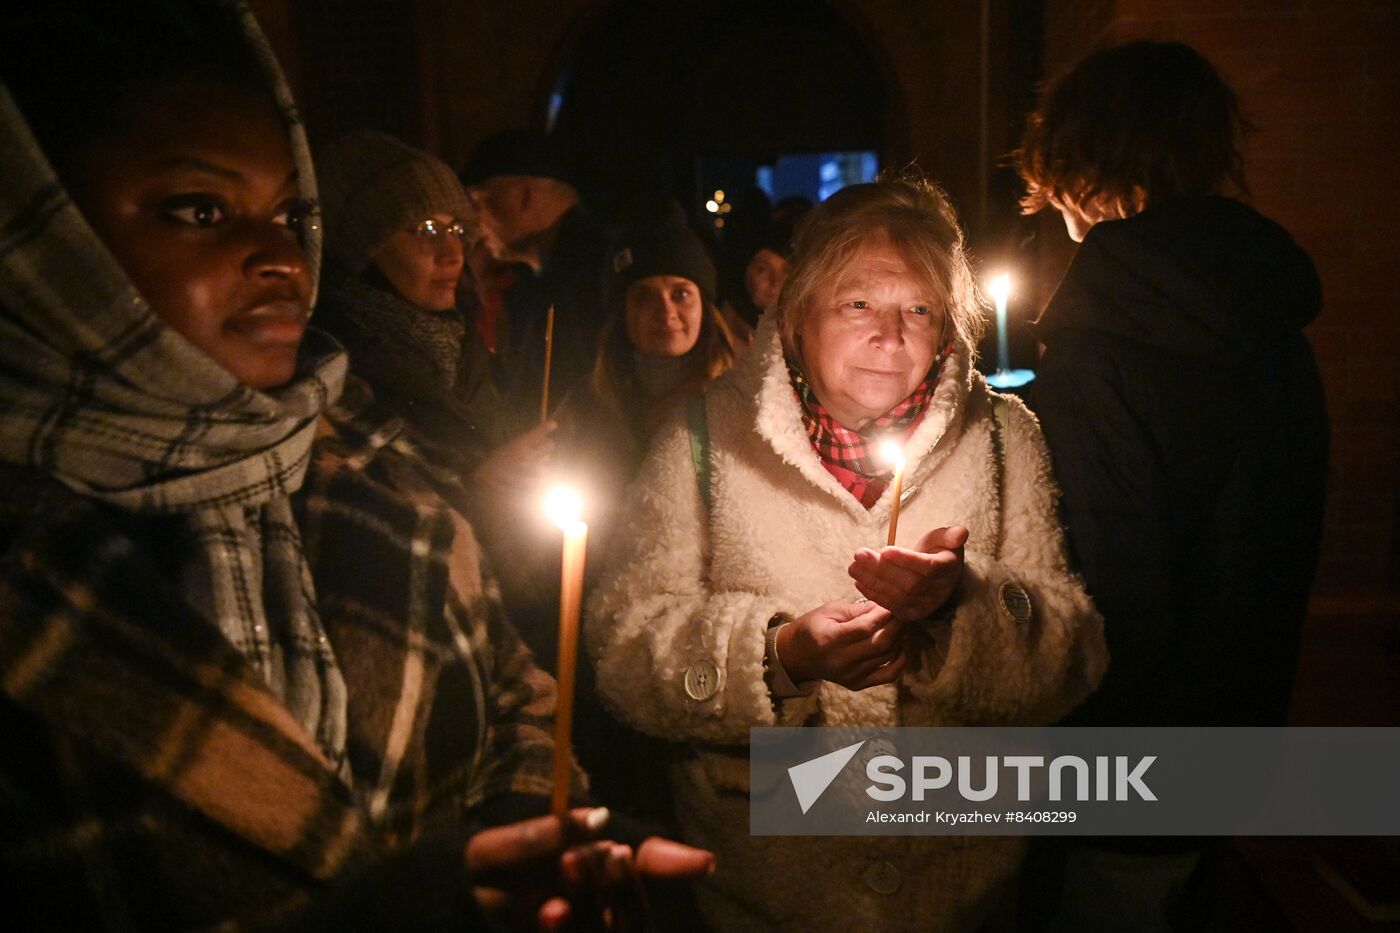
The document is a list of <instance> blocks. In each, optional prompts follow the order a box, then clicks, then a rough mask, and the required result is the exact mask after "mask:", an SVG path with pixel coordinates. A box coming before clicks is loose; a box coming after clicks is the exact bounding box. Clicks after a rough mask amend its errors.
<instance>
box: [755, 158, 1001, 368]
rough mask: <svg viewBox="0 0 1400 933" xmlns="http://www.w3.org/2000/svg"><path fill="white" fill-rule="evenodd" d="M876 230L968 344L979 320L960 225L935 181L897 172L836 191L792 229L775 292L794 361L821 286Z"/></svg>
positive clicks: (835, 279) (840, 276) (847, 267)
mask: <svg viewBox="0 0 1400 933" xmlns="http://www.w3.org/2000/svg"><path fill="white" fill-rule="evenodd" d="M879 234H884V235H885V236H887V237H888V238H889V241H890V244H891V245H892V246H893V247H894V249H895V251H896V252H898V253H899V255H900V257H901V258H902V259H903V260H904V262H905V263H906V264H907V265H908V266H909V268H910V270H912V271H913V273H914V274H915V275H916V276H918V277H919V278H920V279H921V280H922V281H923V283H924V284H925V285H926V286H927V287H928V288H929V289H931V290H932V292H933V294H934V295H935V296H936V297H937V298H938V300H939V302H940V303H941V304H942V306H943V313H944V316H945V318H944V320H945V323H944V326H945V327H948V326H951V327H952V329H953V333H954V334H956V336H957V338H958V340H959V341H961V342H964V343H966V344H967V345H968V346H970V347H972V348H974V352H975V348H976V346H977V341H978V340H979V339H980V338H981V335H982V330H983V327H984V326H985V322H986V313H985V309H984V307H983V303H982V299H981V296H980V294H979V292H978V291H977V286H976V283H975V280H974V279H973V275H972V267H971V265H970V264H969V263H968V259H967V251H966V248H965V243H964V238H963V232H962V228H961V227H959V226H958V218H957V215H956V214H954V213H953V206H952V204H950V203H949V202H948V196H947V195H946V194H944V193H943V191H942V189H940V188H939V187H938V186H937V185H935V184H933V183H932V182H930V181H928V180H927V179H926V178H924V177H923V176H921V175H918V174H916V173H912V172H905V173H902V174H900V175H897V176H886V177H882V178H880V179H879V180H877V181H874V182H872V183H870V184H863V185H851V186H850V187H847V188H842V189H841V190H840V191H838V192H836V193H835V194H833V195H832V196H831V197H830V198H828V199H827V200H826V201H824V202H823V203H821V204H820V205H818V206H817V207H816V208H814V209H813V210H812V212H811V213H810V214H808V215H807V217H806V218H805V219H804V220H803V222H802V224H801V226H799V227H798V230H797V236H796V241H795V244H794V248H793V256H792V269H791V271H790V272H789V273H788V277H787V281H786V282H785V283H784V284H783V290H782V292H781V293H780V294H779V295H778V302H777V305H776V314H777V315H778V318H777V320H778V330H779V333H781V334H782V338H783V348H784V349H785V350H786V351H787V353H788V354H789V355H790V356H792V357H793V358H794V359H797V360H799V361H800V360H801V356H800V353H799V344H798V340H797V337H798V335H799V334H800V333H801V330H802V325H803V324H804V323H805V321H806V319H807V315H808V314H809V313H811V311H812V302H813V300H814V298H815V296H816V294H817V292H818V291H819V290H820V289H821V288H822V287H824V286H830V285H832V284H837V285H839V284H840V283H841V282H842V281H843V280H844V279H845V277H846V276H847V275H848V274H849V273H850V271H851V267H852V266H853V265H854V264H855V261H856V258H857V257H858V256H859V255H860V252H861V250H862V249H863V248H864V247H865V245H866V243H867V241H868V240H869V239H870V238H871V237H873V236H876V235H879Z"/></svg>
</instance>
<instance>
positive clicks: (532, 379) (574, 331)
mask: <svg viewBox="0 0 1400 933" xmlns="http://www.w3.org/2000/svg"><path fill="white" fill-rule="evenodd" d="M559 223H560V227H559V233H558V236H557V238H556V239H555V241H554V247H553V249H551V250H550V253H549V256H548V257H547V258H546V259H545V261H544V265H543V267H542V268H541V269H540V271H539V272H538V273H537V274H535V275H528V274H526V275H522V276H521V277H520V278H519V279H517V280H516V282H515V284H514V285H512V286H511V287H510V289H509V290H508V291H507V292H506V294H505V301H504V305H503V312H504V313H503V315H502V319H501V321H500V323H499V324H498V325H497V338H496V343H497V352H496V359H495V367H494V373H495V378H496V384H497V385H498V386H499V387H500V389H501V394H502V395H503V396H504V398H505V401H506V405H507V407H508V408H509V409H510V410H512V411H515V412H517V413H525V414H526V416H527V417H533V416H535V415H537V414H538V412H539V406H540V390H541V387H542V386H543V384H544V347H545V331H546V324H547V318H548V314H549V308H550V306H551V305H553V306H554V349H553V357H552V359H551V361H550V388H549V397H550V398H551V399H553V400H554V402H553V404H551V406H550V407H551V409H552V408H554V407H555V406H557V405H558V404H559V402H561V401H563V399H564V397H565V396H566V395H568V394H569V392H571V391H573V390H574V389H575V388H577V387H579V386H582V385H583V384H584V383H585V382H586V381H587V379H588V375H589V373H590V372H592V370H593V361H594V359H595V358H596V354H597V352H598V338H599V335H600V334H601V333H602V330H603V322H604V319H605V317H606V312H607V308H606V304H605V301H604V296H603V294H602V275H603V257H604V254H605V252H606V250H607V245H608V235H607V233H606V231H605V230H603V229H602V228H601V227H600V226H599V225H598V224H597V222H596V221H594V219H593V218H592V217H591V216H590V215H589V214H588V213H587V212H586V211H584V209H583V208H582V206H575V207H574V208H572V209H571V210H569V212H568V213H566V214H565V215H564V216H563V217H562V218H560V221H559Z"/></svg>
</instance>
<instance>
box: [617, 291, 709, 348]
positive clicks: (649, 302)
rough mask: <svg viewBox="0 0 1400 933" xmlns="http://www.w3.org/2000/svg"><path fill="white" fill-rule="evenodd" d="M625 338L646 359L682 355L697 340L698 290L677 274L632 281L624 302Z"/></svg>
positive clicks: (700, 309) (700, 313)
mask: <svg viewBox="0 0 1400 933" xmlns="http://www.w3.org/2000/svg"><path fill="white" fill-rule="evenodd" d="M624 301H625V304H624V312H625V317H626V323H627V338H628V339H629V340H631V341H632V346H634V347H636V348H637V349H638V350H640V351H641V352H643V353H645V354H646V355H647V356H685V355H686V354H687V353H689V352H690V351H691V349H692V348H694V346H695V341H697V340H699V339H700V324H701V321H702V319H703V317H704V313H705V307H704V302H703V300H702V299H701V297H700V289H699V288H698V287H697V286H696V285H695V283H694V282H692V281H690V279H684V278H681V277H680V276H678V275H652V276H648V277H647V278H644V279H641V280H639V281H636V282H633V283H632V285H631V287H629V288H628V289H627V296H626V298H625V299H624Z"/></svg>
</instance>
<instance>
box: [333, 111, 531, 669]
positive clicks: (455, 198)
mask: <svg viewBox="0 0 1400 933" xmlns="http://www.w3.org/2000/svg"><path fill="white" fill-rule="evenodd" d="M316 169H317V180H318V181H319V183H320V189H321V207H322V214H323V218H324V221H325V229H326V239H325V250H326V252H325V255H326V270H325V275H324V277H323V279H322V282H323V291H322V294H321V297H320V299H319V301H318V303H317V309H316V322H317V324H319V325H320V326H321V327H323V328H324V329H325V330H327V331H329V332H330V333H332V334H334V335H335V336H336V337H337V338H338V339H339V340H340V341H341V342H342V343H344V344H345V348H346V349H347V350H349V351H350V360H351V363H350V366H351V373H352V375H354V376H358V377H359V379H360V380H362V381H364V382H365V383H368V385H369V387H370V388H371V390H372V391H373V393H374V397H375V400H376V402H377V403H379V404H382V405H386V406H389V407H390V408H391V409H393V410H394V411H395V413H396V414H398V415H399V416H400V417H402V418H403V419H404V420H405V422H406V423H407V428H408V431H407V437H408V439H409V440H410V442H411V443H412V444H413V446H414V447H415V448H416V450H417V453H418V455H419V460H420V461H422V463H423V464H424V466H425V467H426V468H427V469H428V470H429V471H430V472H431V474H432V478H433V480H434V483H435V485H436V486H437V487H438V491H439V492H440V493H441V494H442V495H443V496H444V498H446V499H447V500H448V501H449V502H451V503H452V505H453V506H454V507H455V508H456V509H457V510H458V511H459V512H461V513H462V514H463V515H464V516H466V517H467V519H468V520H469V521H470V522H471V523H472V526H473V527H474V528H475V529H476V530H477V532H478V533H479V534H480V535H481V537H482V539H483V541H482V543H483V544H484V545H485V546H486V548H487V549H488V550H489V551H491V552H492V557H493V558H494V560H493V563H494V564H495V565H496V567H497V568H498V569H499V571H500V573H501V576H502V579H501V585H502V587H503V589H504V596H505V600H506V604H507V606H508V607H509V608H512V609H514V608H515V605H516V604H520V603H521V602H522V601H525V602H528V601H529V599H528V594H529V593H530V592H531V591H532V589H533V588H532V586H531V583H532V581H531V580H530V579H529V574H528V570H527V569H526V568H527V567H528V566H529V562H528V561H527V560H525V559H524V554H523V553H521V551H522V548H525V547H527V543H526V542H523V541H522V540H521V535H520V533H519V528H520V522H519V515H520V514H522V513H521V512H520V509H521V508H524V507H526V506H527V504H528V503H527V502H526V500H528V499H530V498H531V497H532V495H533V493H534V491H535V485H536V483H535V481H536V479H537V478H538V476H539V471H540V468H541V466H542V464H543V462H544V460H545V458H547V457H548V456H549V455H550V454H551V453H552V451H553V441H552V440H551V439H550V434H551V432H552V431H553V430H554V424H553V422H549V423H547V424H543V425H530V424H529V415H530V413H528V412H511V411H509V410H507V409H506V407H505V406H504V404H503V402H502V400H501V398H500V396H499V394H498V393H497V391H496V387H495V386H494V384H493V383H492V381H491V377H490V368H489V359H488V357H487V351H486V349H485V347H483V346H482V345H481V343H480V341H479V340H477V339H475V337H474V336H473V333H472V328H471V326H470V322H469V321H468V319H467V316H466V315H465V314H463V312H462V309H461V308H460V307H459V304H458V299H459V295H460V294H462V292H463V290H462V289H460V288H459V284H460V281H461V278H462V272H463V268H464V266H465V262H466V251H467V248H468V247H469V245H470V244H471V242H472V240H473V239H474V238H475V236H476V235H477V232H478V223H477V218H476V212H475V210H474V209H473V208H472V207H471V204H470V202H469V201H468V199H467V195H466V192H465V191H464V190H463V189H462V185H461V182H459V181H458V180H457V176H456V174H455V173H454V172H453V171H452V169H450V168H448V166H447V165H446V164H445V163H443V162H442V161H441V160H439V159H437V158H435V157H433V156H431V155H429V154H428V153H426V152H423V151H422V150H419V149H415V148H413V147H412V146H409V145H408V144H407V143H404V142H401V141H400V140H398V139H396V138H394V137H392V136H388V135H385V134H383V133H376V132H371V131H358V132H354V133H349V134H347V135H344V136H341V137H338V138H336V139H334V140H332V141H331V142H330V143H328V144H327V145H325V146H323V147H321V149H320V150H319V151H318V152H317V153H316ZM527 426H529V430H523V429H524V428H526V427H527ZM517 614H518V613H516V612H514V611H513V612H512V615H517ZM526 628H527V629H528V628H529V626H527V627H526ZM522 634H524V635H525V636H526V640H527V642H529V643H530V647H531V648H533V649H535V651H536V652H537V653H539V652H540V649H541V648H542V647H547V646H546V645H541V644H540V643H539V639H538V638H537V637H535V635H534V634H533V633H532V632H530V631H524V632H522ZM546 653H547V652H546Z"/></svg>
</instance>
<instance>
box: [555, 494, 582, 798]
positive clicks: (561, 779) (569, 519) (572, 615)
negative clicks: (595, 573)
mask: <svg viewBox="0 0 1400 933" xmlns="http://www.w3.org/2000/svg"><path fill="white" fill-rule="evenodd" d="M545 511H546V513H547V514H548V515H549V518H550V520H551V521H552V522H554V524H556V525H558V526H559V528H560V530H562V531H563V532H564V561H563V569H562V571H561V573H560V580H559V678H558V681H559V697H558V702H557V703H556V708H555V713H554V784H553V788H552V792H551V794H550V812H551V813H553V814H554V815H555V816H557V817H559V818H560V819H563V817H564V815H565V814H566V813H567V812H568V808H569V785H570V777H571V775H572V771H573V768H572V765H573V726H574V681H575V675H576V673H577V670H578V618H579V610H580V608H581V607H582V603H583V558H584V551H585V550H586V548H587V543H588V525H587V524H585V523H584V521H583V518H582V515H583V500H582V498H581V497H580V496H579V494H578V492H577V491H575V490H574V489H571V488H569V487H568V486H554V487H552V488H551V489H550V490H549V492H548V493H546V494H545Z"/></svg>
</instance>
